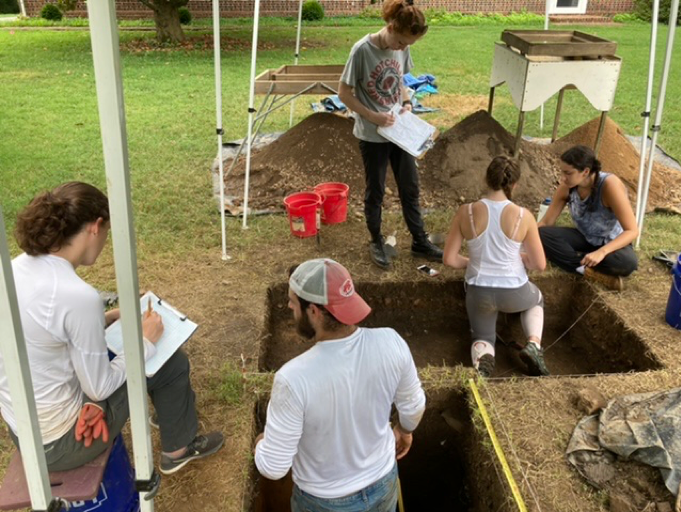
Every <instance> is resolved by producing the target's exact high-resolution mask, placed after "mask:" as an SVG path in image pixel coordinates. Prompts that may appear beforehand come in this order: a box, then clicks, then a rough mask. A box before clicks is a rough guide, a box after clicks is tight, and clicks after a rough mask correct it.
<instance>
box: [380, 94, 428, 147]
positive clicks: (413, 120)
mask: <svg viewBox="0 0 681 512" xmlns="http://www.w3.org/2000/svg"><path fill="white" fill-rule="evenodd" d="M400 110H402V105H400V104H399V103H398V104H395V105H393V108H391V109H390V113H391V114H392V115H393V116H394V117H395V123H394V124H393V125H392V126H379V127H378V129H377V131H378V134H379V135H380V136H382V137H385V138H386V139H388V140H389V141H390V142H393V143H394V144H396V145H398V146H399V147H401V148H402V149H403V150H405V151H406V152H407V153H409V154H410V155H412V156H414V157H416V158H419V157H420V156H421V155H423V154H424V153H425V152H426V151H428V150H429V149H430V148H431V147H433V145H434V144H435V141H434V137H435V133H436V132H437V128H435V127H434V126H433V125H432V124H430V123H427V122H426V121H424V120H423V119H421V118H420V117H418V116H416V115H415V114H413V113H412V112H410V111H409V110H405V111H404V112H402V113H401V114H400Z"/></svg>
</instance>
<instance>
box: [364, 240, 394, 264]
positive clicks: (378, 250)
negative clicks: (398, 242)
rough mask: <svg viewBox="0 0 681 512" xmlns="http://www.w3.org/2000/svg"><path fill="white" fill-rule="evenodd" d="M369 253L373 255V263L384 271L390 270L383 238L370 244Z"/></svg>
mask: <svg viewBox="0 0 681 512" xmlns="http://www.w3.org/2000/svg"><path fill="white" fill-rule="evenodd" d="M369 251H370V254H371V261H373V262H374V263H375V264H376V265H377V266H378V267H380V268H382V269H383V270H387V269H389V268H390V259H389V258H388V255H387V254H386V253H385V247H384V245H383V239H382V238H379V239H378V240H376V241H372V242H370V243H369Z"/></svg>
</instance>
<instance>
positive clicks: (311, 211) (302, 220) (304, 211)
mask: <svg viewBox="0 0 681 512" xmlns="http://www.w3.org/2000/svg"><path fill="white" fill-rule="evenodd" d="M321 204H322V198H321V196H320V195H319V194H317V193H316V192H296V193H295V194H291V195H290V196H286V197H285V198H284V206H286V211H287V212H288V221H289V225H290V227H291V234H292V235H293V236H297V237H298V238H307V237H309V236H315V235H316V234H317V230H318V229H319V220H320V219H319V217H320V212H319V209H320V206H321Z"/></svg>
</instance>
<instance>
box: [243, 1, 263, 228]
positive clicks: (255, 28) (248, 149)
mask: <svg viewBox="0 0 681 512" xmlns="http://www.w3.org/2000/svg"><path fill="white" fill-rule="evenodd" d="M259 21H260V0H255V7H254V9H253V41H252V48H251V80H250V88H249V93H248V135H247V137H246V141H247V143H246V179H245V181H244V215H243V223H242V225H241V228H242V229H248V187H249V181H250V177H251V146H252V144H251V142H252V140H251V134H252V132H253V114H254V113H255V108H254V104H255V65H256V61H257V56H258V23H259Z"/></svg>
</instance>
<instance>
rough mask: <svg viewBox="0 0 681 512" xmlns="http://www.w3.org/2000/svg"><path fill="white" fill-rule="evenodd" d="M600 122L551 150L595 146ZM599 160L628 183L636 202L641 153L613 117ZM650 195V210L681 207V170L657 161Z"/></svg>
mask: <svg viewBox="0 0 681 512" xmlns="http://www.w3.org/2000/svg"><path fill="white" fill-rule="evenodd" d="M598 125H599V118H596V119H592V120H591V121H589V122H588V123H586V124H583V125H582V126H580V127H579V128H576V129H575V130H573V131H572V132H570V133H569V134H567V135H566V136H565V137H562V138H560V139H558V140H557V141H556V142H554V143H553V144H551V149H552V150H553V151H554V152H555V153H556V154H557V155H560V154H561V153H563V152H564V151H565V150H567V149H569V148H570V147H572V146H575V145H577V144H582V145H584V146H588V147H591V148H593V147H594V144H595V142H596V134H597V133H598ZM598 159H599V160H600V161H601V164H602V165H603V170H604V171H605V172H611V173H613V174H616V175H617V176H619V178H620V179H621V180H622V181H623V182H624V183H625V184H626V186H627V188H628V190H629V199H630V200H631V201H632V204H633V203H635V201H636V191H637V184H638V170H639V162H640V158H639V153H638V151H637V149H636V148H635V147H634V145H633V144H632V143H631V142H629V139H627V137H626V136H625V134H624V132H623V131H622V128H620V127H619V126H618V125H617V123H615V122H614V121H612V120H610V119H607V120H606V124H605V130H604V131H603V139H602V142H601V146H600V149H599V152H598ZM648 194H649V195H648V208H647V210H648V211H650V210H654V209H655V208H666V209H671V210H673V209H679V208H681V172H678V171H675V170H674V169H670V168H668V167H666V166H664V165H662V164H658V163H655V164H654V165H653V174H652V176H651V178H650V191H649V193H648Z"/></svg>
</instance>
